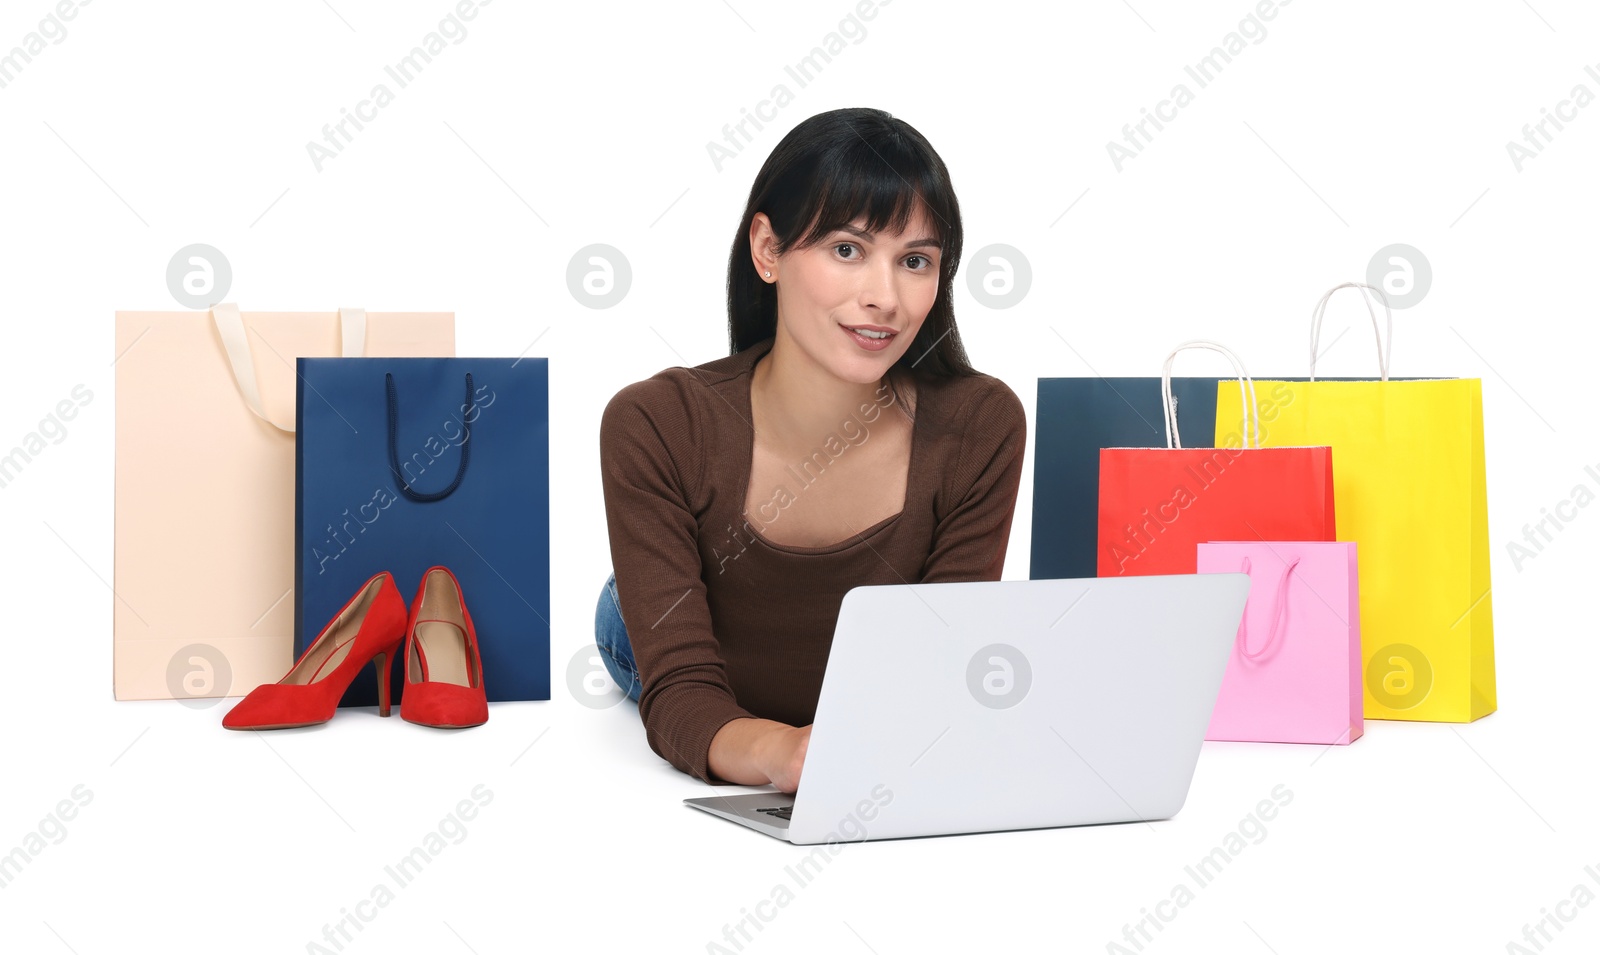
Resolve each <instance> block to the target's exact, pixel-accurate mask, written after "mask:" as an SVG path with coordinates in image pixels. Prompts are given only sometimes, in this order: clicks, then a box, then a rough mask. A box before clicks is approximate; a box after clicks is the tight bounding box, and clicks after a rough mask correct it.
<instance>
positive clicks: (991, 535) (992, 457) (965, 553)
mask: <svg viewBox="0 0 1600 955" xmlns="http://www.w3.org/2000/svg"><path fill="white" fill-rule="evenodd" d="M961 431H962V433H963V435H964V437H963V439H962V443H961V453H960V454H959V455H958V456H957V458H956V460H955V461H954V462H952V463H951V466H950V467H949V468H948V469H947V474H948V478H947V480H946V483H945V490H944V491H943V492H942V494H943V495H944V496H945V498H946V500H945V501H944V502H943V503H944V504H945V507H944V508H943V509H942V510H941V512H940V513H941V514H942V516H941V517H940V518H939V523H938V525H937V526H936V527H935V528H934V537H933V552H932V553H931V554H929V555H928V559H927V561H926V562H925V563H924V564H923V567H922V578H921V582H922V583H927V584H934V583H944V582H949V581H969V580H999V579H1000V573H1001V571H1002V570H1003V569H1004V566H1005V562H1006V546H1007V544H1008V543H1009V542H1010V540H1011V518H1012V516H1013V515H1014V514H1015V512H1016V507H1017V489H1018V487H1019V486H1020V485H1021V482H1022V457H1023V452H1024V451H1025V450H1026V447H1027V443H1028V417H1027V412H1026V411H1025V410H1024V409H1023V406H1022V402H1021V400H1019V399H1018V398H1017V396H1016V394H1015V393H1014V392H1013V391H1012V390H1011V389H1010V388H1009V387H1007V386H1006V385H1005V383H1004V382H1000V381H998V380H997V381H996V382H995V383H994V386H993V387H992V388H991V390H990V391H989V393H988V395H987V396H985V397H984V398H982V399H980V400H979V401H977V402H975V406H974V408H973V410H972V412H971V413H970V414H968V415H967V417H966V419H965V421H964V423H963V424H962V426H961Z"/></svg>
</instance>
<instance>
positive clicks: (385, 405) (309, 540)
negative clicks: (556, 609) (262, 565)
mask: <svg viewBox="0 0 1600 955" xmlns="http://www.w3.org/2000/svg"><path fill="white" fill-rule="evenodd" d="M298 363H299V382H298V386H297V388H298V390H297V393H296V407H297V413H296V414H297V420H298V428H297V440H296V447H295V522H296V527H295V591H294V596H295V655H296V658H298V657H299V655H300V653H301V652H303V651H304V649H305V647H306V645H307V644H308V643H309V642H310V641H312V640H314V639H316V637H317V635H318V634H319V633H320V632H321V631H322V628H323V627H325V626H326V625H327V623H328V621H329V620H330V619H331V618H332V617H333V615H334V614H336V613H337V612H338V611H339V608H341V607H342V606H344V604H345V602H346V601H348V600H349V599H350V597H351V596H352V595H353V594H355V593H356V591H357V590H358V589H360V587H361V585H362V583H363V582H365V581H366V580H367V579H368V578H370V577H371V576H372V575H373V574H375V573H378V572H379V571H382V570H387V571H389V572H390V573H392V574H393V575H394V579H395V583H396V585H397V586H398V587H399V588H400V595H401V596H402V597H403V598H404V599H405V600H406V602H407V604H408V605H409V604H410V602H411V600H412V598H413V597H414V596H415V595H416V590H417V585H418V584H419V583H420V582H421V580H422V575H423V572H424V571H426V570H427V569H428V568H429V567H432V566H434V565H436V564H437V565H442V566H445V567H448V568H450V570H451V571H452V572H453V573H454V574H455V576H456V579H457V580H459V581H460V583H461V593H462V597H463V599H464V601H465V603H466V606H467V611H468V612H469V613H471V614H472V620H473V624H474V625H475V627H476V630H477V636H478V643H479V652H480V654H481V656H482V660H483V685H484V691H485V693H486V694H487V695H488V698H489V700H490V701H491V702H493V701H500V700H548V699H549V698H550V444H549V431H550V399H549V376H548V368H547V362H546V359H543V358H521V359H511V358H300V359H298ZM403 662H404V661H403V660H396V663H397V664H403ZM392 680H393V689H392V694H393V699H394V700H396V701H398V700H399V698H400V694H401V692H402V688H403V685H404V682H405V681H404V666H403V665H397V666H395V667H394V668H393V673H392ZM377 702H378V696H377V682H376V674H375V672H374V670H373V668H372V666H371V665H370V664H369V665H368V666H367V668H366V671H365V672H364V673H363V674H362V675H360V676H358V677H357V678H356V680H355V682H354V683H353V684H352V685H351V687H350V689H349V690H348V691H347V692H346V693H345V695H344V699H343V700H342V701H341V702H340V705H341V706H375V705H376V704H377Z"/></svg>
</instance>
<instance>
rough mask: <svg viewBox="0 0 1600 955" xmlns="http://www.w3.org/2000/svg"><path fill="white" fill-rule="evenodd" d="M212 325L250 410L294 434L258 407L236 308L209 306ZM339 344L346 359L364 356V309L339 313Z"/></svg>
mask: <svg viewBox="0 0 1600 955" xmlns="http://www.w3.org/2000/svg"><path fill="white" fill-rule="evenodd" d="M211 322H212V324H214V325H216V327H217V334H218V335H220V336H221V337H222V348H223V350H224V351H226V352H227V353H228V364H229V365H230V366H232V368H233V381H234V384H236V385H238V386H239V394H240V395H242V396H243V397H244V403H245V404H246V405H249V406H250V410H251V411H253V412H255V414H256V417H258V418H260V419H261V420H262V421H265V422H266V423H267V424H270V425H272V426H273V427H274V428H277V429H278V430H279V431H283V432H287V433H288V434H294V424H293V423H290V424H288V425H283V424H279V423H278V422H276V421H273V420H272V419H271V418H269V417H267V409H266V407H265V406H263V405H262V403H261V388H260V386H259V385H258V384H257V382H256V366H255V360H254V359H253V358H252V357H251V354H252V353H251V349H250V339H249V338H247V337H246V336H245V329H244V318H243V317H241V316H240V315H239V306H237V305H235V304H233V303H232V302H223V303H221V304H219V305H214V306H212V308H211ZM339 343H340V354H341V355H342V356H343V357H345V358H361V357H363V356H364V355H365V354H366V350H367V311H366V309H364V308H341V309H339ZM288 360H290V361H293V360H294V359H293V358H290V359H288Z"/></svg>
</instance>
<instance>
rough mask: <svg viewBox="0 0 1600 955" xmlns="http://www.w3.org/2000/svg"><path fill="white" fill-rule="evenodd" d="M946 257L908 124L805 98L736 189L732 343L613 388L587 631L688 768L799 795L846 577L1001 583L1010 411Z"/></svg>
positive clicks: (932, 183) (942, 188)
mask: <svg viewBox="0 0 1600 955" xmlns="http://www.w3.org/2000/svg"><path fill="white" fill-rule="evenodd" d="M960 258H961V216H960V210H959V208H958V206H957V203H956V197H955V193H954V191H953V189H952V187H951V184H950V179H949V174H948V173H947V171H946V170H945V166H944V163H943V161H942V160H940V158H939V156H938V154H937V153H935V152H934V151H933V148H932V147H931V146H929V145H928V142H927V140H925V139H923V137H922V135H921V134H920V133H918V132H917V131H916V130H915V129H913V128H911V126H909V125H907V124H906V123H905V122H904V121H902V120H898V119H895V118H893V117H891V116H890V115H889V114H888V113H886V112H883V111H882V110H876V109H840V110H834V111H832V112H828V113H822V114H820V115H817V116H813V117H811V118H810V119H808V120H806V121H805V122H803V123H801V124H800V125H799V126H797V127H795V129H794V130H793V131H792V132H790V133H789V135H787V136H785V137H784V139H783V141H782V142H781V143H779V144H778V146H777V148H776V149H775V150H774V151H773V153H772V155H771V156H770V157H769V158H768V159H767V162H766V164H765V165H764V166H763V167H762V168H761V171H760V173H759V174H757V176H756V180H755V184H754V186H753V187H752V188H751V190H750V199H749V202H748V203H747V205H746V208H745V214H744V218H743V220H742V221H741V222H740V224H739V231H738V233H737V235H736V237H735V240H734V244H733V252H732V255H731V256H730V257H729V261H728V331H729V339H730V345H731V354H730V355H729V357H726V358H721V359H717V360H715V361H710V362H707V363H705V364H702V365H698V366H696V367H694V368H683V367H677V368H668V369H666V370H665V371H662V372H660V373H659V374H656V375H654V376H652V377H650V378H648V379H646V380H644V381H640V382H635V383H634V384H631V385H628V386H627V387H626V388H623V389H622V390H621V391H620V392H618V393H617V395H616V396H615V397H614V398H612V399H611V401H610V403H609V404H608V405H607V406H606V409H605V413H604V415H603V416H602V419H601V424H600V455H601V472H602V481H603V484H604V490H605V506H606V521H607V525H608V528H609V533H610V539H611V555H612V562H613V566H614V568H615V570H614V573H613V575H612V576H611V577H610V578H608V579H607V581H606V586H605V588H604V589H603V590H602V592H601V596H600V604H599V607H598V609H597V612H596V625H595V631H596V634H595V636H596V643H597V644H598V646H599V648H600V650H601V658H602V659H603V660H604V661H605V663H606V666H607V668H608V669H609V670H610V671H611V675H612V676H613V678H615V679H616V681H617V683H618V685H619V686H621V687H623V688H625V689H626V690H627V692H628V695H629V697H630V698H632V699H636V700H637V701H638V703H639V712H640V716H641V718H642V719H643V722H644V725H645V734H646V738H647V740H648V741H649V743H650V747H651V748H652V749H653V750H654V751H655V752H656V753H658V754H660V755H661V756H662V757H663V758H665V759H666V760H667V761H668V762H670V763H671V764H672V765H673V766H675V767H677V768H678V769H680V770H682V771H683V772H686V773H689V774H692V775H694V776H696V777H698V778H700V779H703V780H706V781H707V782H717V781H722V782H730V783H738V784H741V785H764V784H768V783H770V784H772V785H773V786H776V787H777V788H778V789H781V790H783V791H784V792H794V791H795V790H796V788H797V787H798V786H799V782H800V775H801V770H802V768H803V766H804V762H805V754H806V746H807V743H808V742H809V739H810V733H811V727H810V724H811V720H812V714H813V711H814V710H815V708H816V702H817V696H818V694H819V692H820V689H821V685H822V674H823V668H824V666H825V664H826V662H827V658H828V647H829V644H830V642H831V641H832V638H833V629H834V623H835V621H836V620H837V618H838V613H839V605H840V602H841V601H842V600H843V598H844V594H845V592H846V591H848V590H850V589H851V588H852V587H856V586H858V585H862V584H900V583H917V582H929V583H932V582H941V581H964V580H998V579H999V578H1000V572H1001V567H1002V565H1003V564H1004V562H1005V554H1006V543H1007V539H1008V537H1009V534H1010V530H1011V519H1012V514H1013V511H1014V509H1015V506H1016V497H1017V487H1018V483H1019V482H1020V480H1021V475H1022V456H1023V448H1024V444H1025V443H1026V439H1027V423H1026V418H1025V416H1024V412H1023V407H1022V403H1021V402H1020V401H1019V400H1018V399H1017V396H1016V395H1015V394H1014V393H1013V392H1012V391H1011V389H1010V388H1008V387H1007V386H1006V385H1005V384H1004V383H1003V382H1001V381H1000V380H999V379H997V378H994V377H991V376H989V375H984V374H982V373H980V372H978V371H976V370H974V369H973V368H972V367H971V365H970V364H968V362H967V357H966V353H965V351H964V350H963V348H962V346H961V339H960V336H959V335H958V334H957V333H956V325H955V314H954V309H953V307H952V303H951V290H952V287H953V284H954V280H955V274H956V267H957V265H958V264H959V261H960ZM884 679H894V674H884Z"/></svg>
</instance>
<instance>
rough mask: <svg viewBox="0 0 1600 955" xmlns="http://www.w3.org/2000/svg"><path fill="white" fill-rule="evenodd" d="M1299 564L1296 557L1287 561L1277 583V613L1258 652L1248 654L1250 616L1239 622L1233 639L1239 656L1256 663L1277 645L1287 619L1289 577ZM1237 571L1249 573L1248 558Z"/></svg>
mask: <svg viewBox="0 0 1600 955" xmlns="http://www.w3.org/2000/svg"><path fill="white" fill-rule="evenodd" d="M1299 563H1300V558H1298V557H1296V558H1295V559H1294V560H1291V561H1289V566H1288V567H1286V568H1284V571H1283V579H1282V580H1280V581H1278V593H1277V598H1276V603H1277V612H1276V613H1275V614H1273V617H1272V629H1271V630H1270V631H1268V633H1267V642H1266V644H1265V645H1263V646H1262V647H1261V649H1260V650H1259V651H1258V652H1256V653H1251V652H1250V635H1249V632H1248V624H1247V621H1248V620H1249V619H1250V615H1249V614H1245V616H1244V619H1242V620H1240V621H1239V633H1238V636H1237V637H1236V638H1235V642H1236V643H1237V644H1238V646H1239V656H1241V657H1243V658H1245V659H1246V660H1249V661H1250V662H1252V663H1256V662H1259V661H1261V660H1262V659H1264V658H1266V656H1267V654H1268V652H1269V651H1270V650H1272V649H1273V647H1274V646H1275V645H1276V644H1277V643H1278V638H1279V637H1280V636H1281V635H1282V634H1283V625H1284V623H1285V622H1286V621H1287V620H1288V617H1289V575H1290V574H1292V573H1294V569H1295V566H1296V565H1298V564H1299ZM1239 571H1240V573H1245V574H1248V573H1250V558H1249V557H1248V556H1247V557H1245V558H1243V560H1242V561H1241V563H1240V567H1239Z"/></svg>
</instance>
